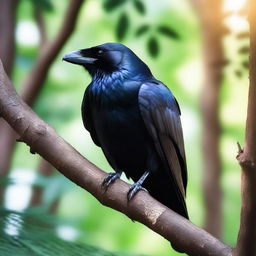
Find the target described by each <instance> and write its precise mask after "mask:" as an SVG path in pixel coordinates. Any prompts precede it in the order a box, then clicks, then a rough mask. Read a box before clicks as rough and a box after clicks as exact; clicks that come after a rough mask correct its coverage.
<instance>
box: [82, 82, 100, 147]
mask: <svg viewBox="0 0 256 256" xmlns="http://www.w3.org/2000/svg"><path fill="white" fill-rule="evenodd" d="M89 86H90V85H89ZM89 86H88V87H87V88H86V90H85V92H84V98H83V102H82V107H81V110H82V118H83V124H84V127H85V129H86V130H88V131H89V132H90V135H91V137H92V140H93V142H94V143H95V144H96V145H97V146H99V147H100V142H99V139H98V137H97V133H96V130H95V127H94V123H93V119H92V109H91V105H92V104H91V102H90V93H89Z"/></svg>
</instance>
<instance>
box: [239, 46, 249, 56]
mask: <svg viewBox="0 0 256 256" xmlns="http://www.w3.org/2000/svg"><path fill="white" fill-rule="evenodd" d="M238 52H239V53H240V54H248V53H249V46H243V47H241V48H240V49H239V50H238Z"/></svg>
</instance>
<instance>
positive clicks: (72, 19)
mask: <svg viewBox="0 0 256 256" xmlns="http://www.w3.org/2000/svg"><path fill="white" fill-rule="evenodd" d="M84 1H85V0H70V2H69V5H68V7H67V10H66V13H65V14H64V16H63V23H62V25H61V28H60V31H59V33H58V35H57V36H56V38H55V39H54V40H53V41H52V42H49V43H48V44H47V45H45V47H44V48H42V50H41V51H40V55H39V58H38V60H37V62H36V64H35V66H34V68H33V69H32V70H31V72H30V73H29V74H28V76H27V79H25V81H24V84H23V86H22V91H21V96H22V98H23V100H24V101H25V102H26V103H27V104H28V105H29V106H32V105H33V104H34V102H35V99H36V98H37V96H38V94H39V92H40V90H41V88H42V85H43V84H44V82H45V80H46V78H47V73H48V71H49V69H50V67H51V64H52V63H53V61H54V59H55V58H56V57H57V55H58V54H59V52H60V50H61V48H62V47H63V46H64V44H65V43H66V41H67V40H68V38H69V36H70V35H71V33H72V32H73V31H74V28H75V24H76V21H77V17H78V14H79V11H80V10H81V6H82V4H83V2H84Z"/></svg>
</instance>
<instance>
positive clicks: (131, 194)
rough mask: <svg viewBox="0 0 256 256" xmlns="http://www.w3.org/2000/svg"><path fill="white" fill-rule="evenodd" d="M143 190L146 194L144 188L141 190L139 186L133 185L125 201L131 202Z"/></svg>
mask: <svg viewBox="0 0 256 256" xmlns="http://www.w3.org/2000/svg"><path fill="white" fill-rule="evenodd" d="M140 190H143V191H145V192H148V191H147V190H146V189H145V188H143V187H142V186H141V185H140V184H137V183H134V184H133V185H132V186H131V187H130V188H129V191H128V193H127V200H128V201H131V200H132V198H133V197H134V196H135V195H136V194H137V193H138V192H139V191H140Z"/></svg>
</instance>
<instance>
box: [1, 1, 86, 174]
mask: <svg viewBox="0 0 256 256" xmlns="http://www.w3.org/2000/svg"><path fill="white" fill-rule="evenodd" d="M8 1H9V0H6V2H8ZM10 1H14V0H10ZM3 2H5V1H3ZM83 2H85V0H70V1H69V5H68V6H67V11H66V13H65V15H64V16H63V23H62V26H61V28H60V31H59V33H58V35H57V36H56V38H55V39H54V40H53V41H52V42H49V43H48V44H46V45H45V47H44V48H42V49H41V51H40V56H39V58H38V60H37V62H36V64H35V66H34V68H33V69H32V70H31V72H29V74H28V76H27V78H26V79H25V81H24V83H23V86H22V93H21V94H22V98H23V99H24V100H25V102H27V104H28V105H30V106H31V105H33V103H34V102H35V100H36V98H37V97H38V95H39V92H40V91H41V88H42V86H43V84H44V82H45V80H46V77H47V74H48V71H49V69H50V67H51V64H52V63H53V61H54V59H55V58H56V56H57V55H58V53H59V52H60V50H61V48H62V47H63V45H64V44H65V42H66V41H67V39H68V38H69V36H70V35H71V33H72V32H73V31H74V28H75V24H76V21H77V17H78V14H79V10H80V9H81V6H82V4H83ZM0 19H1V16H0ZM0 46H1V44H0ZM3 122H4V121H3V120H1V119H0V144H1V148H0V176H2V177H3V176H5V175H6V174H7V173H8V171H9V168H10V162H11V158H12V152H13V149H14V146H15V133H14V132H13V131H12V130H10V129H9V127H8V125H6V124H4V123H3ZM1 151H3V152H1Z"/></svg>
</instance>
